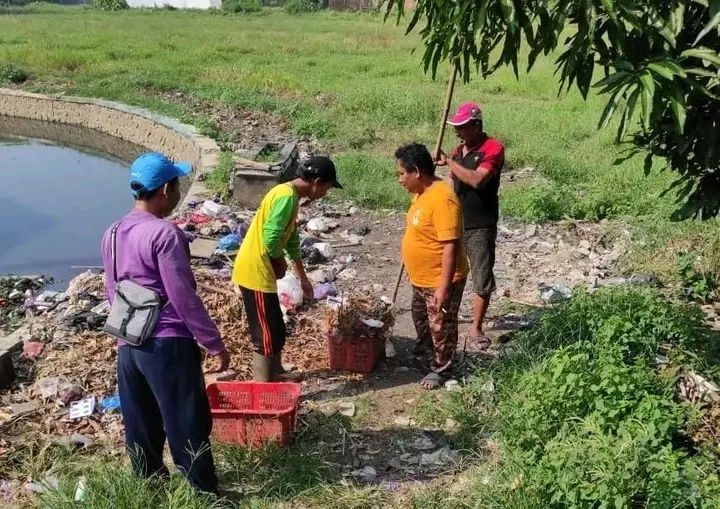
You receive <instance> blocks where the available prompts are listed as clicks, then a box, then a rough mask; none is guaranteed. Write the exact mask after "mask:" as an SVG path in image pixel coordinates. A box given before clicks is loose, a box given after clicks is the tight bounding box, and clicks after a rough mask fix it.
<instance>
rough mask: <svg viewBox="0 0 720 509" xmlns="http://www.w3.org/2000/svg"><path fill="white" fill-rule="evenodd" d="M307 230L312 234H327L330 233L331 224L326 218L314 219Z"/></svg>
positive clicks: (307, 225)
mask: <svg viewBox="0 0 720 509" xmlns="http://www.w3.org/2000/svg"><path fill="white" fill-rule="evenodd" d="M305 228H306V229H307V231H309V232H310V233H327V232H329V231H330V229H331V228H330V222H329V221H328V220H327V219H325V218H324V217H313V218H312V219H310V220H309V221H308V222H307V224H306V225H305Z"/></svg>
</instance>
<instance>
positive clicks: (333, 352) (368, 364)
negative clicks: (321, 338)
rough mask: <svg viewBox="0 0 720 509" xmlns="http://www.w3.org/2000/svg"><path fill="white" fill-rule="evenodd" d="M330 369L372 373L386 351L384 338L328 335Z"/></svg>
mask: <svg viewBox="0 0 720 509" xmlns="http://www.w3.org/2000/svg"><path fill="white" fill-rule="evenodd" d="M327 340H328V341H327V343H328V357H329V360H330V369H333V370H335V371H352V372H354V373H372V372H373V370H374V369H375V365H376V364H377V362H378V360H379V359H380V357H382V355H383V352H384V351H385V342H384V341H383V340H382V338H369V337H360V338H354V337H347V336H334V335H332V334H328V335H327Z"/></svg>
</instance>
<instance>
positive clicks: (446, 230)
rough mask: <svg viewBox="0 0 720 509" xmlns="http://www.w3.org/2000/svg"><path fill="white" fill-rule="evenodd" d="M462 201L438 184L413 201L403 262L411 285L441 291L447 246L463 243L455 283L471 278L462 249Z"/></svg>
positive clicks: (406, 233) (447, 187) (404, 242)
mask: <svg viewBox="0 0 720 509" xmlns="http://www.w3.org/2000/svg"><path fill="white" fill-rule="evenodd" d="M462 234H463V223H462V211H461V209H460V201H459V200H458V198H457V196H456V195H455V193H454V192H453V190H452V189H450V187H449V186H448V185H447V184H445V183H444V182H442V181H440V180H438V181H437V182H435V183H434V184H432V185H431V186H430V187H428V188H427V189H426V190H425V192H423V193H422V194H419V195H416V196H415V197H414V198H413V201H412V204H411V205H410V209H409V210H408V212H407V224H406V226H405V235H404V236H403V240H402V258H403V262H404V263H405V269H406V270H407V274H408V277H409V278H410V282H411V283H412V284H413V285H414V286H418V287H420V288H437V287H438V286H440V281H441V279H442V254H443V242H447V241H449V240H456V239H460V244H459V245H458V250H457V261H456V266H455V275H454V276H453V282H456V281H459V280H461V279H463V278H465V277H466V276H467V272H468V267H467V258H466V257H465V250H464V249H463V247H462Z"/></svg>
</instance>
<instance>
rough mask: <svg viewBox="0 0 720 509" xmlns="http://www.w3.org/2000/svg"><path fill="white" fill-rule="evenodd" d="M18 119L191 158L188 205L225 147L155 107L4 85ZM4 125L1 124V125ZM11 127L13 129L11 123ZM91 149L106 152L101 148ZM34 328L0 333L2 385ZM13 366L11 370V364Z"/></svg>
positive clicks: (3, 102) (0, 111)
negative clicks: (28, 90)
mask: <svg viewBox="0 0 720 509" xmlns="http://www.w3.org/2000/svg"><path fill="white" fill-rule="evenodd" d="M3 118H4V119H5V120H6V122H9V121H12V120H15V119H24V120H27V121H37V122H42V123H43V125H46V126H51V127H54V126H57V127H58V132H60V131H62V129H63V128H64V127H63V126H66V127H67V128H68V129H69V128H80V129H83V130H90V131H95V132H97V133H101V134H102V135H103V136H105V137H106V138H107V137H111V138H112V139H117V140H120V141H121V142H125V143H128V144H132V145H134V146H136V147H138V148H139V149H142V150H148V151H157V152H162V153H164V154H165V155H167V156H169V157H171V158H172V159H173V160H176V161H179V160H182V161H189V162H191V163H192V165H193V173H192V177H191V178H190V179H188V181H187V182H185V183H184V185H183V191H184V192H185V197H184V203H186V202H188V201H192V200H197V199H201V198H202V197H203V196H207V194H208V192H207V189H206V188H205V186H204V184H203V183H202V179H199V178H198V177H199V176H200V175H206V174H208V173H209V172H211V171H212V170H213V169H215V167H216V166H217V164H218V161H219V158H220V147H219V146H218V144H217V143H216V142H215V141H214V140H213V139H211V138H208V137H206V136H203V135H201V134H200V133H199V132H198V131H197V129H195V128H194V127H193V126H190V125H187V124H183V123H181V122H179V121H177V120H174V119H172V118H169V117H165V116H163V115H159V114H156V113H153V112H151V111H148V110H145V109H142V108H138V107H134V106H129V105H126V104H122V103H118V102H113V101H106V100H102V99H94V98H82V97H66V96H50V95H43V94H36V93H31V92H26V91H22V90H16V89H8V88H0V122H2V120H3ZM0 127H2V126H0ZM8 129H9V130H10V131H12V126H9V127H8ZM16 134H18V135H22V136H27V137H36V138H41V139H47V140H48V141H59V140H57V139H53V138H54V137H55V136H53V133H52V132H50V134H47V133H46V132H43V133H38V134H37V135H35V136H33V133H28V132H22V133H16ZM83 145H87V146H88V147H91V148H95V149H98V150H103V149H102V148H100V147H99V146H95V147H93V146H92V143H89V144H86V143H83ZM103 147H105V149H104V151H106V153H108V155H110V156H114V157H119V158H125V159H126V158H127V153H123V154H117V153H113V152H114V150H113V148H112V145H107V144H105V145H103ZM29 332H30V327H29V326H28V325H27V324H26V325H24V326H21V327H20V328H19V329H18V330H16V331H14V332H13V333H11V334H9V335H7V336H4V337H1V336H0V388H1V387H2V386H3V383H2V382H3V378H4V377H5V375H8V376H12V373H7V370H8V369H10V370H12V363H11V360H10V356H11V355H12V353H13V352H16V351H17V350H18V349H19V348H21V347H22V343H23V340H24V339H27V336H28V333H29ZM8 366H9V368H8Z"/></svg>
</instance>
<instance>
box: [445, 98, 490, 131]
mask: <svg viewBox="0 0 720 509" xmlns="http://www.w3.org/2000/svg"><path fill="white" fill-rule="evenodd" d="M471 120H482V110H481V109H480V106H479V105H478V104H476V103H472V102H468V103H463V104H461V105H460V106H458V109H457V111H456V112H455V114H454V115H453V116H452V118H451V119H450V120H448V124H450V125H455V126H458V125H465V124H467V123H468V122H470V121H471Z"/></svg>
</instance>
